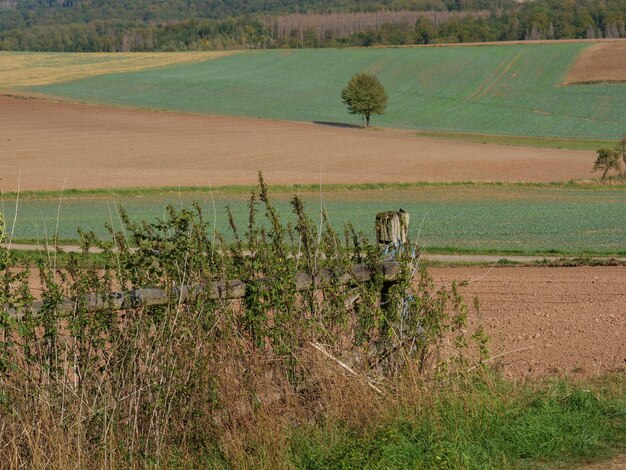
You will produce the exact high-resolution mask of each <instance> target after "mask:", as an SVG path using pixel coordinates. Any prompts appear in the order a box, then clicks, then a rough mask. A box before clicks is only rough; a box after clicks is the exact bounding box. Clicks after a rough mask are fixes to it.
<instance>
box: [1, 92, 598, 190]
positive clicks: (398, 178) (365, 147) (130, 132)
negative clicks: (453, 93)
mask: <svg viewBox="0 0 626 470" xmlns="http://www.w3.org/2000/svg"><path fill="white" fill-rule="evenodd" d="M593 161H594V153H593V152H587V151H572V150H556V149H539V148H527V147H513V146H504V145H488V144H480V143H460V142H446V141H438V140H429V139H419V138H416V137H415V136H414V134H412V133H411V132H409V131H400V130H389V129H385V130H383V129H368V130H363V129H354V128H343V127H332V126H328V125H319V124H312V123H296V122H285V121H269V120H258V119H247V118H235V117H217V116H197V115H184V114H175V113H164V112H152V111H141V110H130V109H120V108H113V107H100V106H89V105H78V104H70V103H59V102H52V101H46V100H37V99H15V98H11V97H6V96H0V177H1V178H2V182H1V185H2V189H3V190H4V191H14V190H16V189H17V184H18V179H20V180H21V189H22V190H36V189H60V188H62V187H63V185H64V181H66V182H65V187H67V188H114V187H118V188H119V187H158V186H179V185H180V186H197V185H201V186H207V185H229V184H254V183H255V182H256V178H257V176H256V172H257V170H263V171H264V173H265V175H266V177H267V179H268V181H270V182H271V183H273V184H296V183H297V184H305V183H313V184H314V183H319V182H320V180H321V182H322V183H324V184H331V183H368V182H417V181H468V180H474V181H527V182H528V181H530V182H534V181H566V180H570V179H578V178H589V177H590V176H591V173H590V169H591V166H592V164H593ZM20 175H21V176H20Z"/></svg>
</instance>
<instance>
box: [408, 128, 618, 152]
mask: <svg viewBox="0 0 626 470" xmlns="http://www.w3.org/2000/svg"><path fill="white" fill-rule="evenodd" d="M415 135H416V136H417V137H420V138H425V139H435V140H445V141H453V142H471V143H482V144H497V145H511V146H514V147H536V148H554V149H564V150H598V149H599V148H600V147H613V146H614V145H615V141H613V140H599V139H567V138H559V137H533V136H527V137H526V136H515V135H504V134H502V135H501V134H476V133H472V132H446V131H421V130H418V131H416V132H415Z"/></svg>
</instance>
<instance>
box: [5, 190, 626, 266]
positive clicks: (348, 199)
mask: <svg viewBox="0 0 626 470" xmlns="http://www.w3.org/2000/svg"><path fill="white" fill-rule="evenodd" d="M303 196H304V200H305V201H306V203H307V210H308V212H309V214H310V215H311V216H312V217H314V218H316V217H318V218H319V209H320V197H321V198H322V201H323V205H324V207H325V208H326V209H327V210H328V212H329V216H330V220H331V222H332V223H333V224H334V225H335V226H336V227H342V226H343V225H344V224H345V223H347V222H350V223H352V224H353V225H354V226H355V227H356V228H357V229H359V230H362V231H363V232H365V233H368V234H372V232H373V227H374V216H375V214H376V212H379V211H383V210H394V209H395V210H397V209H399V208H403V209H404V210H406V211H408V212H409V213H410V214H411V220H412V222H411V231H412V235H413V237H414V238H419V240H420V242H421V244H422V245H424V246H425V247H426V248H427V249H428V248H431V249H433V250H434V249H437V248H438V249H443V248H445V249H446V250H447V251H450V250H452V251H453V250H454V249H457V250H464V251H476V252H493V251H500V252H516V253H533V252H534V253H537V252H542V253H548V252H558V253H566V254H574V255H575V254H583V253H590V254H592V253H624V252H626V224H624V220H626V189H623V188H619V189H597V190H593V191H590V190H585V189H564V188H550V187H546V188H541V187H539V188H533V187H515V186H502V187H499V186H463V185H458V186H454V185H444V186H425V187H415V188H407V189H379V190H344V191H342V190H335V191H329V192H327V193H322V194H321V195H320V194H319V193H314V192H305V193H304V194H303ZM289 198H290V194H288V193H282V194H276V195H275V202H276V206H277V207H278V209H279V210H280V211H281V212H282V213H283V214H284V217H285V218H286V220H290V217H291V216H292V214H291V208H290V207H289V204H288V201H289ZM193 201H197V202H198V203H199V204H200V206H201V207H202V209H203V211H204V213H205V217H206V219H207V220H211V221H212V220H214V219H215V221H216V228H217V230H218V231H219V232H222V233H225V234H227V233H228V221H227V217H226V215H225V207H226V206H230V207H231V208H232V211H233V214H234V217H235V220H236V221H237V222H238V223H239V225H240V226H245V225H246V221H247V215H248V211H247V207H246V204H247V201H246V195H245V194H237V193H225V194H219V193H218V194H213V195H211V194H210V193H206V192H203V193H190V192H183V193H180V194H176V193H168V194H162V195H158V194H150V193H148V194H147V195H146V196H139V197H138V196H132V195H125V196H119V197H97V198H75V199H65V200H64V201H63V202H62V203H61V206H60V211H59V218H58V235H59V238H61V239H63V240H73V239H76V238H77V231H76V229H77V227H81V228H82V229H84V230H93V231H95V232H96V233H97V234H99V235H100V236H107V232H106V229H105V227H104V225H105V223H109V224H111V225H113V226H114V227H116V228H118V229H119V227H120V220H119V217H118V208H119V207H120V206H121V207H124V208H125V209H126V210H127V211H128V213H129V214H130V216H131V217H132V218H133V219H134V220H153V219H155V218H157V217H161V216H162V215H163V214H164V208H165V207H166V206H167V205H168V204H172V205H174V206H177V207H181V206H183V207H190V206H191V204H192V202H193ZM15 207H16V205H15V201H9V200H5V201H4V213H5V216H6V220H7V225H8V227H7V229H8V232H9V235H11V233H12V234H13V239H14V240H39V241H43V240H45V239H46V238H47V239H52V237H53V236H54V234H55V232H56V230H57V211H58V209H59V201H58V200H54V199H37V198H30V199H29V198H23V199H22V200H21V201H20V203H19V205H18V206H17V207H18V212H17V218H16V224H15V229H13V224H12V222H13V219H14V217H15Z"/></svg>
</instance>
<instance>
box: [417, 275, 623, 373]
mask: <svg viewBox="0 0 626 470" xmlns="http://www.w3.org/2000/svg"><path fill="white" fill-rule="evenodd" d="M429 272H430V273H431V275H432V276H433V277H434V279H435V282H436V283H437V284H439V285H441V284H443V283H446V284H447V283H450V282H452V280H453V279H459V280H461V279H467V280H471V281H473V282H471V283H470V284H469V286H467V287H464V288H462V289H461V291H462V292H463V293H464V294H465V296H466V301H467V302H468V304H469V305H472V300H473V298H474V295H478V298H479V300H480V305H481V318H480V321H482V324H483V325H484V327H485V328H486V330H487V332H488V334H489V335H491V337H492V346H491V348H492V355H496V354H500V353H509V354H505V355H503V356H501V357H500V358H499V361H500V362H501V363H502V364H503V366H504V372H505V373H506V374H507V375H511V376H516V377H520V376H532V377H534V376H541V375H546V374H559V375H560V374H573V375H577V374H580V375H585V376H589V375H597V374H600V373H603V372H609V371H616V370H622V371H626V267H623V266H621V267H577V268H532V267H526V268H524V267H514V268H513V267H512V268H510V267H495V268H493V269H490V268H482V267H480V268H479V267H471V268H462V267H457V268H431V269H429ZM471 317H473V318H474V322H473V323H474V324H475V323H476V318H475V315H474V314H472V315H471ZM524 348H531V349H525V350H524ZM520 349H521V350H520ZM516 350H519V351H518V352H513V351H516Z"/></svg>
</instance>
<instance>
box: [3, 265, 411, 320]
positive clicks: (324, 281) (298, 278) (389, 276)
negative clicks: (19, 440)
mask: <svg viewBox="0 0 626 470" xmlns="http://www.w3.org/2000/svg"><path fill="white" fill-rule="evenodd" d="M381 268H382V273H381V274H382V275H383V277H384V279H385V280H386V281H391V282H393V281H394V280H395V279H397V278H398V275H399V274H400V264H399V263H397V262H386V263H383V264H382V266H381ZM375 274H376V270H373V269H372V268H371V267H370V266H368V265H366V264H355V265H353V266H352V268H351V270H350V272H347V273H343V274H341V275H339V276H337V275H336V274H335V273H334V272H333V271H332V270H330V269H322V270H320V272H319V273H317V275H316V276H311V275H309V274H307V273H305V272H297V273H296V275H295V288H296V290H297V291H304V290H308V289H311V288H313V287H320V288H321V287H324V286H327V285H330V284H331V283H332V284H335V285H348V284H351V283H355V282H357V283H358V282H367V281H370V280H371V279H372V277H373V276H375ZM254 281H255V282H260V283H261V285H263V283H268V284H269V283H270V282H271V281H272V280H271V279H269V278H261V279H255V280H254ZM246 284H247V283H246V281H243V280H239V279H233V280H228V281H216V282H213V283H208V284H195V285H183V286H176V287H174V288H172V289H171V290H170V291H168V290H165V289H159V288H150V287H147V288H140V289H134V290H129V291H122V292H112V293H110V294H109V295H108V296H102V295H96V294H90V295H88V296H85V297H83V298H81V299H65V300H64V301H63V302H61V303H60V304H56V305H54V307H53V308H54V310H55V311H56V313H57V314H58V315H71V314H72V313H73V312H74V311H76V308H77V307H78V305H81V308H84V309H86V310H87V311H88V312H97V311H101V310H107V309H110V310H125V309H129V308H141V307H151V306H156V305H167V304H168V303H169V302H171V301H175V302H179V303H181V304H188V303H193V302H194V301H195V300H196V299H197V298H198V296H199V295H201V294H202V293H204V294H205V295H207V298H208V299H210V300H219V299H224V300H228V299H240V298H244V297H245V296H246ZM46 306H47V305H46V302H45V301H42V300H38V301H35V302H33V304H32V305H29V306H24V307H21V308H14V307H9V308H7V307H6V306H5V310H6V311H7V312H8V313H9V315H10V316H12V317H14V318H16V319H21V318H23V317H24V316H25V315H27V314H30V315H32V316H38V315H40V314H41V313H42V311H43V310H44V309H45V308H46Z"/></svg>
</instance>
